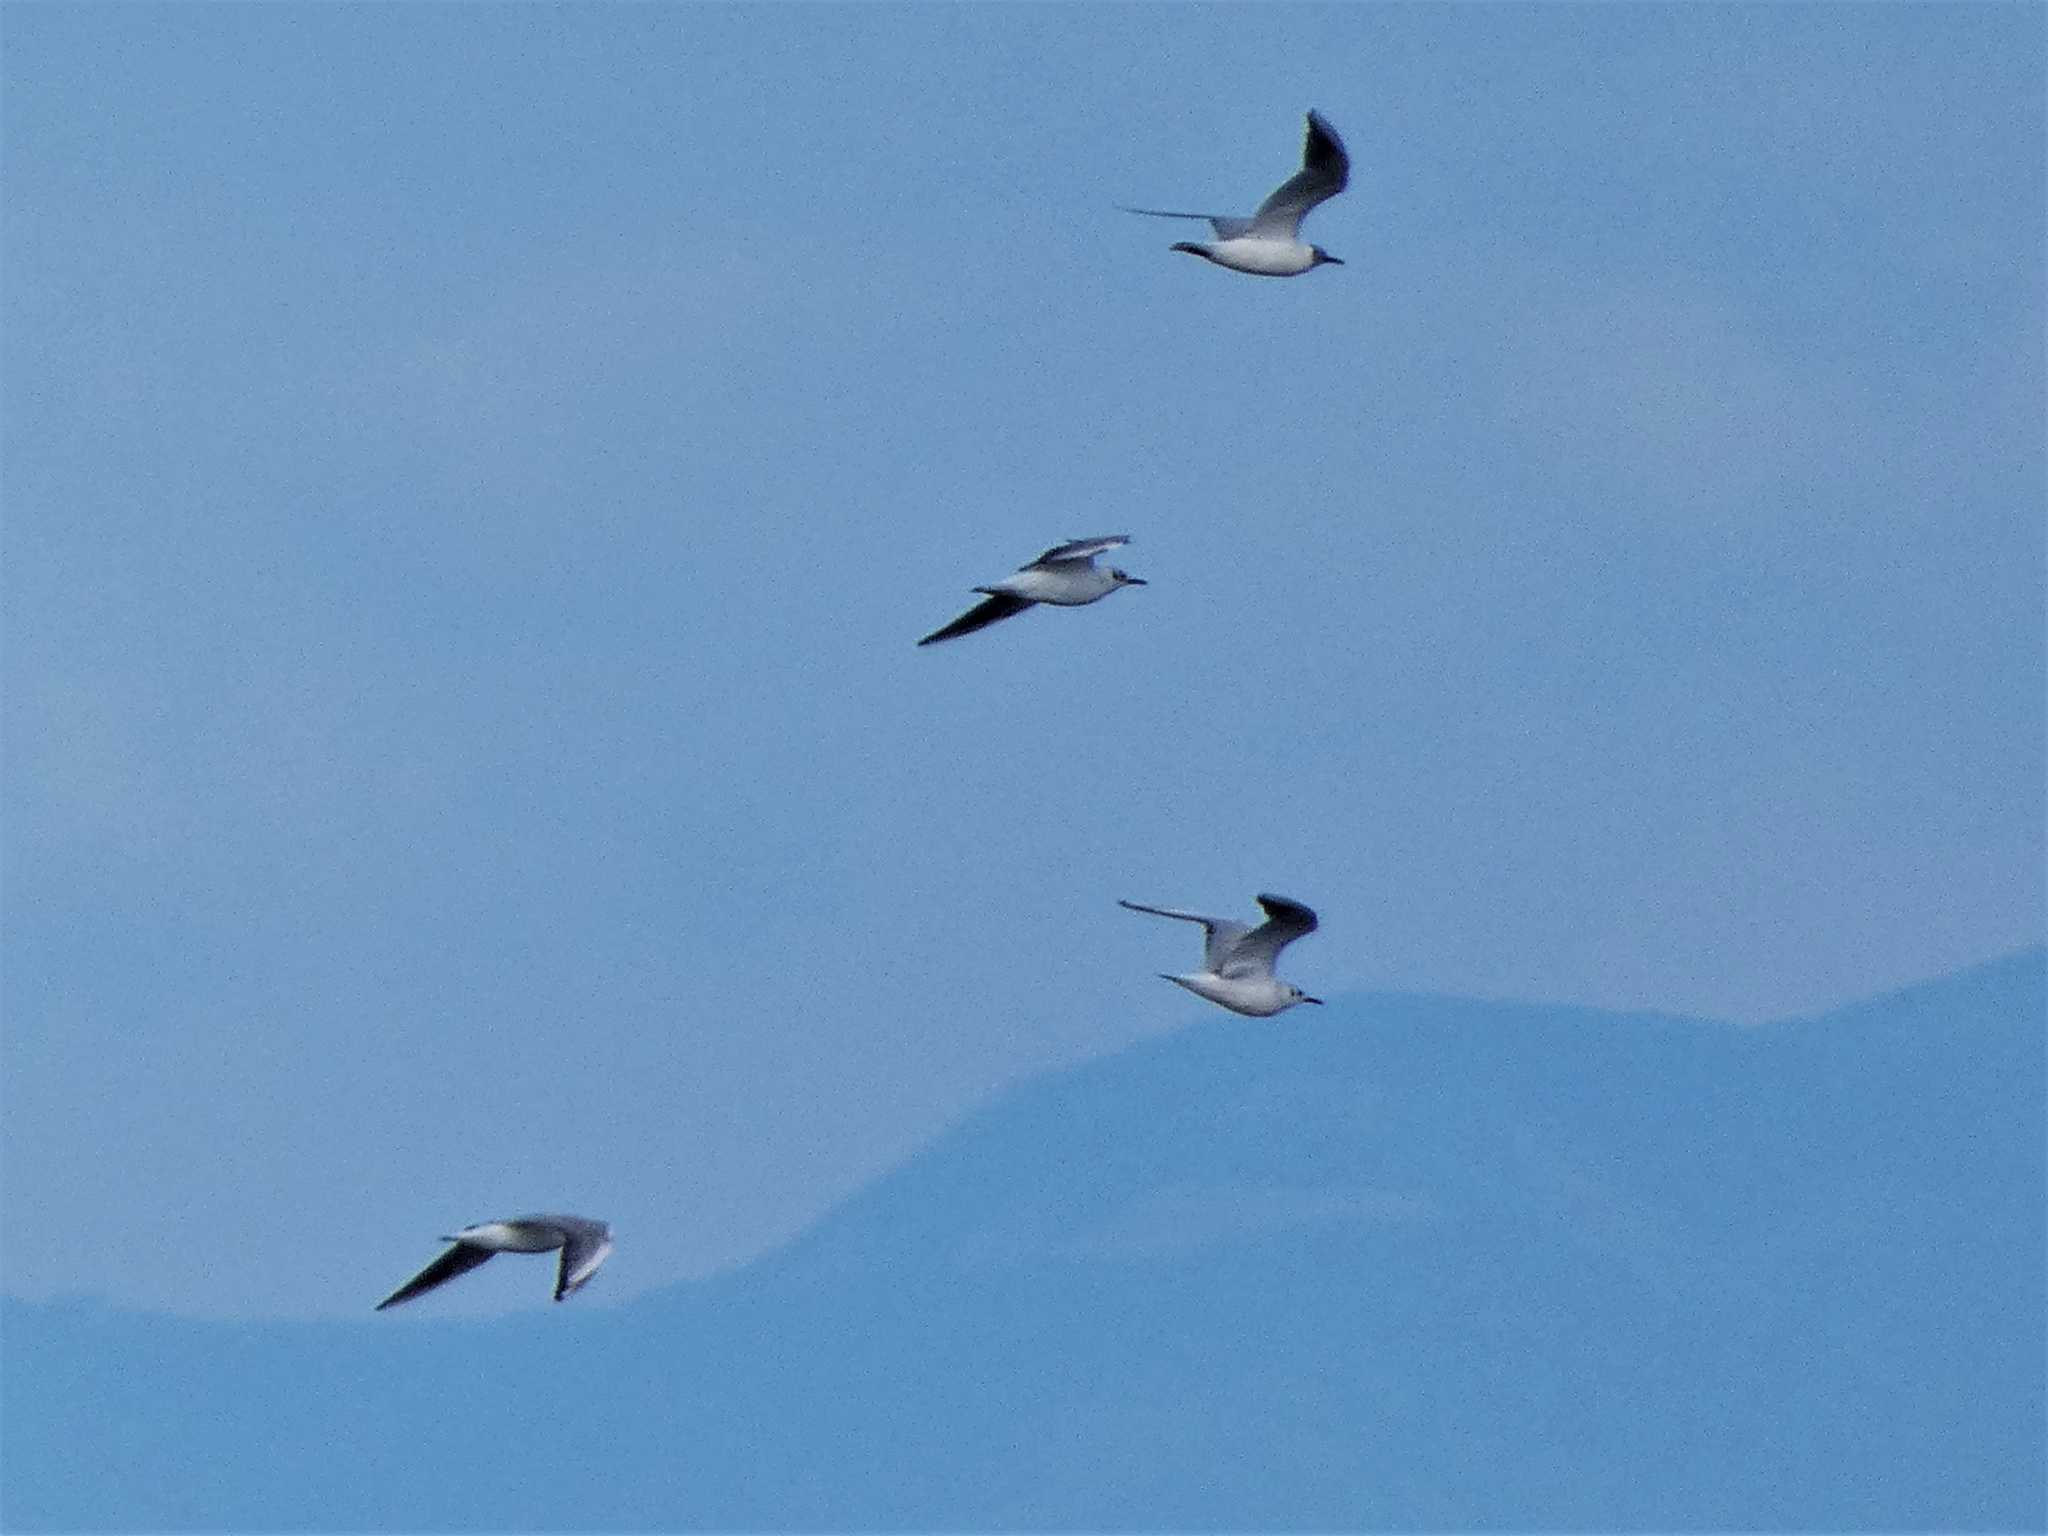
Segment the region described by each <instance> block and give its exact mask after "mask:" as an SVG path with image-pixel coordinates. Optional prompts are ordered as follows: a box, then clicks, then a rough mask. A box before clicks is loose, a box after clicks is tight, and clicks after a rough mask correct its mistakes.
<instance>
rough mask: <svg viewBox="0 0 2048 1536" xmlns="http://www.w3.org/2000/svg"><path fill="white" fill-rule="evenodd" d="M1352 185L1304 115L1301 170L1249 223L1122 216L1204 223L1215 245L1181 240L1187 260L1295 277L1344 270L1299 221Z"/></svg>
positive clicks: (1322, 123) (1335, 142)
mask: <svg viewBox="0 0 2048 1536" xmlns="http://www.w3.org/2000/svg"><path fill="white" fill-rule="evenodd" d="M1350 180H1351V157H1350V156H1349V155H1347V154H1345V153H1344V142H1343V140H1341V139H1339V138H1338V137H1337V130H1336V129H1334V128H1332V127H1331V126H1330V125H1329V123H1328V121H1326V120H1325V119H1324V117H1323V115H1322V113H1320V112H1311V113H1309V115H1308V143H1307V145H1306V146H1305V147H1304V148H1303V150H1302V153H1301V169H1300V170H1298V171H1296V172H1295V173H1294V174H1293V175H1292V176H1290V177H1288V178H1287V179H1286V180H1285V181H1283V182H1281V183H1280V185H1279V186H1278V187H1277V188H1275V189H1274V191H1273V195H1272V196H1271V197H1269V198H1267V199H1266V200H1265V201H1264V202H1263V203H1261V204H1259V211H1258V212H1257V213H1255V214H1253V215H1252V216H1251V217H1250V218H1248V219H1239V218H1232V217H1231V216H1230V215H1228V214H1222V213H1169V212H1167V211H1166V210H1165V209H1163V208H1129V207H1126V208H1125V209H1124V212H1126V213H1143V214H1148V215H1150V216H1151V217H1152V218H1155V219H1207V220H1208V221H1209V225H1210V227H1211V228H1212V229H1214V230H1215V231H1216V238H1215V239H1214V240H1183V241H1181V242H1180V243H1179V244H1178V245H1176V246H1174V249H1175V250H1176V251H1186V252H1187V253H1188V254H1189V255H1190V256H1200V257H1202V258H1203V259H1204V260H1207V261H1213V262H1215V263H1216V265H1217V266H1219V267H1228V268H1230V270H1231V271H1233V272H1250V273H1252V274H1253V275H1254V276H1257V277H1299V276H1300V275H1301V274H1302V273H1304V272H1308V271H1312V270H1313V269H1315V268H1316V267H1320V266H1323V265H1325V264H1328V265H1330V266H1334V267H1341V266H1343V265H1344V262H1343V259H1342V258H1341V257H1337V256H1332V255H1331V254H1330V253H1329V252H1328V251H1326V250H1324V249H1323V248H1322V247H1321V246H1320V245H1309V244H1308V243H1306V242H1305V241H1304V240H1302V238H1301V221H1302V220H1303V219H1305V218H1307V217H1308V215H1309V213H1310V211H1311V210H1312V209H1314V208H1315V206H1316V205H1317V204H1318V203H1323V202H1327V201H1329V199H1331V198H1333V197H1335V196H1336V195H1337V194H1338V193H1339V192H1342V191H1343V190H1344V187H1345V184H1346V183H1347V182H1349V181H1350Z"/></svg>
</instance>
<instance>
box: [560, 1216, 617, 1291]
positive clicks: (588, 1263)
mask: <svg viewBox="0 0 2048 1536" xmlns="http://www.w3.org/2000/svg"><path fill="white" fill-rule="evenodd" d="M557 1225H559V1226H560V1227H561V1229H562V1237H563V1241H562V1263H561V1267H560V1268H559V1269H557V1270H556V1271H555V1300H557V1301H560V1300H561V1299H562V1298H563V1297H564V1296H573V1295H574V1294H575V1293H576V1292H577V1291H579V1290H581V1289H582V1288H583V1286H584V1284H585V1283H586V1282H587V1281H588V1280H589V1279H590V1277H591V1276H592V1275H594V1274H596V1273H597V1269H598V1266H599V1265H600V1264H602V1263H604V1261H605V1259H606V1258H607V1257H608V1256H609V1255H610V1254H611V1251H612V1229H611V1228H610V1227H608V1226H606V1225H605V1224H604V1223H603V1222H601V1221H576V1222H573V1223H572V1222H568V1221H562V1220H560V1219H559V1218H558V1219H557Z"/></svg>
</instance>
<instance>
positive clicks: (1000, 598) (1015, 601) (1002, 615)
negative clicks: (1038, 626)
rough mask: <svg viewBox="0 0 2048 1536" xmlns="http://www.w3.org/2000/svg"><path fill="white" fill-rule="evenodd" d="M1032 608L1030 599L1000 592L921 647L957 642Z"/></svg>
mask: <svg viewBox="0 0 2048 1536" xmlns="http://www.w3.org/2000/svg"><path fill="white" fill-rule="evenodd" d="M1030 606H1031V599H1030V598H1028V597H1017V596H1015V595H1013V594H1011V593H1008V592H998V593H996V594H995V595H994V596H992V597H990V598H989V599H988V600H987V601H986V602H980V603H976V604H975V605H974V606H973V607H972V608H970V609H968V610H967V611H966V612H965V613H963V614H961V615H960V617H959V618H957V619H955V620H954V621H953V622H952V623H950V624H948V625H947V626H946V627H945V628H944V629H935V630H933V631H932V632H931V633H930V634H928V635H926V636H925V637H924V638H923V639H922V640H920V641H918V642H917V643H918V644H919V645H930V644H931V643H932V642H933V641H935V640H956V639H958V638H959V637H960V636H962V635H971V634H973V633H974V632H975V631H976V630H977V629H987V628H988V627H989V625H991V624H993V623H995V622H996V620H998V619H1007V618H1009V617H1010V615H1011V614H1013V613H1022V612H1023V611H1024V610H1025V609H1026V608H1029V607H1030Z"/></svg>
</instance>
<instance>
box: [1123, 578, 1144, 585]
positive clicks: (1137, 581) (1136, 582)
mask: <svg viewBox="0 0 2048 1536" xmlns="http://www.w3.org/2000/svg"><path fill="white" fill-rule="evenodd" d="M1124 585H1125V586H1127V587H1142V586H1144V585H1145V578H1144V577H1142V576H1126V577H1125V578H1124Z"/></svg>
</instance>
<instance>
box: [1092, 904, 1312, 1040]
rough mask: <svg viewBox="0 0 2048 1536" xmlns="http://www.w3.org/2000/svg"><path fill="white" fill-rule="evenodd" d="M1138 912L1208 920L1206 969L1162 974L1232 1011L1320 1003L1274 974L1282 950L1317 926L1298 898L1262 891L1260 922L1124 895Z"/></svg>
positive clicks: (1269, 1012)
mask: <svg viewBox="0 0 2048 1536" xmlns="http://www.w3.org/2000/svg"><path fill="white" fill-rule="evenodd" d="M1117 905H1118V906H1120V907H1128V908H1130V910H1131V911H1133V912H1149V913H1151V914H1152V915H1153V916H1154V917H1174V918H1179V919H1180V920H1181V921H1182V922H1185V923H1200V924H1201V925H1202V935H1203V940H1204V943H1203V948H1202V969H1200V970H1199V971H1190V972H1189V973H1187V974H1186V975H1183V976H1169V975H1167V974H1166V972H1164V971H1161V972H1160V973H1159V974H1160V976H1161V977H1162V978H1163V979H1164V980H1166V981H1170V982H1172V983H1173V984H1174V985H1175V986H1180V987H1186V988H1187V989H1188V990H1189V991H1190V992H1192V993H1194V994H1195V996H1197V997H1205V998H1207V999H1208V1000H1209V1001H1210V1002H1212V1003H1215V1004H1218V1005H1219V1006H1221V1007H1224V1008H1228V1009H1229V1010H1230V1011H1231V1012H1232V1013H1243V1014H1249V1015H1250V1016H1251V1017H1252V1018H1255V1019H1265V1018H1271V1017H1272V1016H1273V1015H1274V1014H1276V1013H1280V1012H1282V1011H1283V1010H1285V1009H1288V1008H1292V1007H1293V1006H1294V1005H1295V1004H1296V1003H1315V1004H1318V1005H1320V1004H1321V1003H1322V999H1321V998H1320V997H1310V996H1309V995H1308V994H1307V993H1306V992H1304V991H1302V990H1301V988H1299V987H1293V986H1289V985H1288V984H1287V983H1286V982H1284V981H1282V980H1280V979H1279V977H1277V976H1275V975H1274V974H1273V963H1274V962H1275V961H1276V960H1278V959H1279V958H1280V951H1281V950H1283V949H1285V948H1286V947H1287V946H1288V945H1290V944H1292V943H1293V942H1294V941H1295V940H1296V939H1298V938H1300V937H1301V936H1302V935H1303V934H1308V933H1314V932H1315V931H1316V915H1315V913H1313V912H1311V911H1310V910H1309V909H1308V908H1307V907H1304V906H1303V905H1302V904H1301V903H1300V902H1298V901H1289V900H1288V899H1287V898H1286V897H1285V896H1261V897H1260V898H1259V905H1260V906H1261V907H1263V908H1265V911H1266V920H1265V921H1264V922H1263V923H1261V924H1259V926H1258V927H1256V928H1254V927H1252V926H1251V925H1250V924H1248V923H1238V922H1233V921H1231V920H1230V919H1229V918H1227V917H1204V916H1203V915H1202V914H1201V913H1199V912H1181V911H1177V910H1175V909H1174V908H1172V907H1147V906H1142V905H1140V904H1139V903H1137V902H1135V901H1119V902H1118V903H1117Z"/></svg>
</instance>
